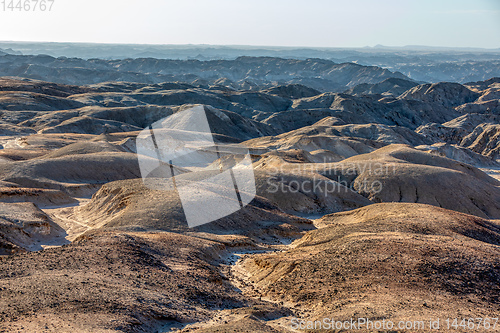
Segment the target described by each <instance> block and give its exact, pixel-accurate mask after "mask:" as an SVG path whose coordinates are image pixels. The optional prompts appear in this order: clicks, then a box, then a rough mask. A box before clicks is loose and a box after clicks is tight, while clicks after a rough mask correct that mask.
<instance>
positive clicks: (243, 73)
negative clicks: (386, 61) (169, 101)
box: [0, 55, 410, 91]
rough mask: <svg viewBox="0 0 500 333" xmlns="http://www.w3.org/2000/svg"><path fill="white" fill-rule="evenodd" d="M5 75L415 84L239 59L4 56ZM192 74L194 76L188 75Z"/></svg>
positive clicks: (68, 80) (75, 80) (344, 66)
mask: <svg viewBox="0 0 500 333" xmlns="http://www.w3.org/2000/svg"><path fill="white" fill-rule="evenodd" d="M0 65H1V66H0V76H18V77H25V78H31V79H39V80H45V81H51V82H56V83H63V84H80V85H81V84H95V83H100V82H107V81H128V82H140V83H160V82H167V81H182V82H187V83H192V84H195V85H198V86H200V85H202V86H210V85H214V84H217V81H218V80H221V79H225V80H229V81H230V82H232V83H233V86H235V87H236V88H245V89H249V88H250V89H251V90H253V89H252V88H259V89H262V88H267V87H271V86H275V85H278V84H304V85H307V86H309V87H311V88H314V89H317V90H319V91H342V90H345V88H346V87H353V86H355V85H358V84H361V83H370V84H374V83H378V82H381V81H384V80H386V79H388V78H399V79H406V80H410V79H409V78H407V77H406V76H404V75H403V74H401V73H393V72H391V71H389V70H387V69H383V68H380V67H375V66H362V65H358V64H354V63H341V64H338V63H335V62H332V61H329V60H323V59H306V60H295V59H283V58H272V57H239V58H237V59H235V60H210V61H199V60H167V59H154V58H138V59H124V60H103V59H89V60H84V59H79V58H66V57H59V58H54V57H51V56H47V55H38V56H17V55H4V56H2V57H1V58H0ZM188 73H189V74H188Z"/></svg>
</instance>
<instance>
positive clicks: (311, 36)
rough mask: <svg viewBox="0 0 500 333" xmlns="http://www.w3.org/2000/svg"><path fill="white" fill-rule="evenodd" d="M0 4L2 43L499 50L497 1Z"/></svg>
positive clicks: (70, 0)
mask: <svg viewBox="0 0 500 333" xmlns="http://www.w3.org/2000/svg"><path fill="white" fill-rule="evenodd" d="M10 1H11V0H6V2H7V4H8V3H9V2H10ZM17 1H18V0H15V2H17ZM1 6H2V5H1V3H0V27H1V28H0V40H2V41H7V40H17V41H53V42H104V43H147V44H229V45H276V46H326V47H360V46H374V45H376V44H383V45H391V46H403V45H429V46H458V47H485V48H499V47H500V1H499V0H417V1H405V0H373V1H368V0H350V1H336V0H304V1H303V0H251V1H249V0H178V1H177V0H176V1H174V0H140V1H139V0H137V1H136V0H55V2H54V4H53V7H52V11H51V12H40V11H35V12H18V11H17V10H15V11H14V12H11V11H9V10H7V11H3V8H2V7H1Z"/></svg>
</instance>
